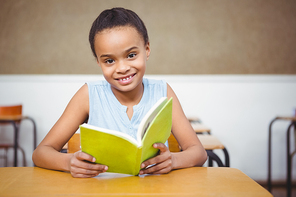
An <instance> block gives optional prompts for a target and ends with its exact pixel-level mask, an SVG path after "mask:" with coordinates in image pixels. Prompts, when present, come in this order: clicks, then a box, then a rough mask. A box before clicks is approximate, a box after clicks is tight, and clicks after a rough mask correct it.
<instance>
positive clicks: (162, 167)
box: [139, 143, 174, 175]
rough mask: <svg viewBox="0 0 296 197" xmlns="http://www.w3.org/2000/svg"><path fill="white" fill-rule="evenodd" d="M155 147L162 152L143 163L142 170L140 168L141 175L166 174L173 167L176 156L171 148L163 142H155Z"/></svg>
mask: <svg viewBox="0 0 296 197" xmlns="http://www.w3.org/2000/svg"><path fill="white" fill-rule="evenodd" d="M153 147H154V148H157V149H159V151H160V153H159V155H157V156H156V157H153V158H151V159H148V160H147V161H144V162H143V163H142V164H141V169H142V170H140V172H139V175H142V174H164V173H168V172H170V171H171V170H172V169H173V164H174V158H173V154H172V153H171V152H170V150H169V148H168V147H167V146H166V145H164V144H163V143H155V144H153ZM150 165H152V166H150ZM148 166H149V167H148ZM147 167H148V168H147Z"/></svg>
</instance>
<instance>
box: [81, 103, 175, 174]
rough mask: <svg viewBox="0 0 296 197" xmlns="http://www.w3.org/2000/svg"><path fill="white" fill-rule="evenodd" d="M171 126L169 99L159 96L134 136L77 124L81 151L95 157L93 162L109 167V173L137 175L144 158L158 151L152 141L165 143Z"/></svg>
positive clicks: (152, 155) (154, 154)
mask: <svg viewBox="0 0 296 197" xmlns="http://www.w3.org/2000/svg"><path fill="white" fill-rule="evenodd" d="M171 127H172V98H171V99H167V98H166V97H162V98H161V99H160V100H159V101H158V102H157V103H156V104H155V105H154V106H153V107H152V108H151V109H150V110H149V111H148V113H147V114H146V115H145V117H144V118H143V120H142V121H141V123H140V125H139V128H138V132H137V139H134V138H133V137H131V136H129V135H128V134H125V133H122V132H119V131H113V130H108V129H104V128H99V127H95V126H92V125H88V124H82V125H80V140H81V150H82V152H85V153H88V154H90V155H92V156H93V157H95V158H96V163H100V164H103V165H107V166H108V172H116V173H123V174H131V175H138V174H139V171H140V165H141V163H142V162H143V161H145V160H147V159H149V158H152V157H154V156H156V155H157V154H158V151H159V149H155V148H153V146H152V145H153V144H154V143H158V142H161V143H165V142H166V140H167V139H168V138H169V136H170V133H171Z"/></svg>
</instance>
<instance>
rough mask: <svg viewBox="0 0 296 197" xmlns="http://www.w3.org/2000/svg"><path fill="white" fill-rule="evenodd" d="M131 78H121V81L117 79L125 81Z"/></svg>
mask: <svg viewBox="0 0 296 197" xmlns="http://www.w3.org/2000/svg"><path fill="white" fill-rule="evenodd" d="M132 77H133V75H131V76H129V77H126V78H122V79H118V80H119V81H126V80H129V79H131V78H132Z"/></svg>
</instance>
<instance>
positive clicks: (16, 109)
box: [0, 105, 23, 116]
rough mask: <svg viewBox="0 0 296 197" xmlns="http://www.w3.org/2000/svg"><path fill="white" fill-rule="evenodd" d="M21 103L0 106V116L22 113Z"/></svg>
mask: <svg viewBox="0 0 296 197" xmlns="http://www.w3.org/2000/svg"><path fill="white" fill-rule="evenodd" d="M22 108H23V106H22V105H12V106H0V116H17V115H22Z"/></svg>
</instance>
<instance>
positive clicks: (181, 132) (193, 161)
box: [140, 85, 207, 174]
mask: <svg viewBox="0 0 296 197" xmlns="http://www.w3.org/2000/svg"><path fill="white" fill-rule="evenodd" d="M167 97H168V98H170V97H173V116H172V122H173V124H172V133H173V135H174V136H175V138H176V140H177V141H178V143H179V145H180V146H181V148H182V151H181V152H177V153H171V152H170V151H169V149H168V148H167V147H166V146H165V145H164V144H162V143H156V144H154V145H153V146H154V148H158V149H159V150H160V154H159V155H158V156H156V157H154V158H151V159H149V160H147V161H145V162H143V163H142V165H141V168H145V167H147V166H149V165H152V164H156V165H154V166H152V167H150V168H147V169H143V170H141V171H140V174H146V173H148V174H158V173H168V172H169V171H171V170H173V169H179V168H187V167H192V166H202V165H203V164H204V162H205V161H206V159H207V153H206V151H205V149H204V148H203V146H202V144H201V143H200V141H199V139H198V137H197V135H196V133H195V132H194V130H193V128H192V126H191V124H190V122H189V121H188V119H187V117H186V116H185V114H184V112H183V109H182V107H181V104H180V102H179V100H178V98H177V96H176V94H175V93H174V91H173V90H172V88H171V87H170V86H169V85H167Z"/></svg>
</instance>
